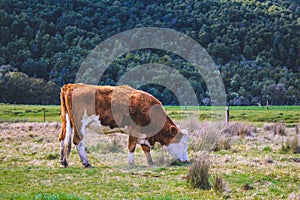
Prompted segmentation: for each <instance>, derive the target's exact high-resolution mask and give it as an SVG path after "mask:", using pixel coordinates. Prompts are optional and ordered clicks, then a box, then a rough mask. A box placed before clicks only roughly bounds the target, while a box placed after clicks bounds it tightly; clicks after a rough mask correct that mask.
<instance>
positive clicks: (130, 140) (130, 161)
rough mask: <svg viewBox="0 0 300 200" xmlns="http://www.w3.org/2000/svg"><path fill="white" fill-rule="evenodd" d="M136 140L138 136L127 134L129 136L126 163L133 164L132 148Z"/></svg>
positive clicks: (134, 146)
mask: <svg viewBox="0 0 300 200" xmlns="http://www.w3.org/2000/svg"><path fill="white" fill-rule="evenodd" d="M137 142H138V138H136V137H133V136H131V135H129V138H128V163H129V164H130V165H134V150H135V148H136V144H137Z"/></svg>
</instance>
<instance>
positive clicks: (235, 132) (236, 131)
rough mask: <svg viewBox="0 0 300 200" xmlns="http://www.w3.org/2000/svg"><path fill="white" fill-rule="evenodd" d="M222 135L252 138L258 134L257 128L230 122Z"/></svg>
mask: <svg viewBox="0 0 300 200" xmlns="http://www.w3.org/2000/svg"><path fill="white" fill-rule="evenodd" d="M222 133H223V134H228V135H230V136H251V135H252V134H253V133H257V127H256V126H254V125H252V124H247V123H239V122H230V123H229V124H227V125H226V126H225V127H224V129H223V130H222Z"/></svg>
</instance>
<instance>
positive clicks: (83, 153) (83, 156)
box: [76, 140, 92, 167]
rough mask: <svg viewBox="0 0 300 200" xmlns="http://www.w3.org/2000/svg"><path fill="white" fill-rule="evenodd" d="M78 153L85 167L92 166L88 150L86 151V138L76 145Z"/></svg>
mask: <svg viewBox="0 0 300 200" xmlns="http://www.w3.org/2000/svg"><path fill="white" fill-rule="evenodd" d="M76 148H77V151H78V154H79V156H80V159H81V162H82V164H83V165H84V166H85V167H92V165H91V164H90V163H89V161H88V158H87V155H86V151H85V145H84V140H81V141H80V142H79V144H78V145H76Z"/></svg>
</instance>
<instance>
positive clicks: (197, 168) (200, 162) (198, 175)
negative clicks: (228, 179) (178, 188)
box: [186, 154, 211, 190]
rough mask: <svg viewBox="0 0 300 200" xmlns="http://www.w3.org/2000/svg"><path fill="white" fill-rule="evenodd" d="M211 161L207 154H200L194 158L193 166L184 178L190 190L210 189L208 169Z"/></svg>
mask: <svg viewBox="0 0 300 200" xmlns="http://www.w3.org/2000/svg"><path fill="white" fill-rule="evenodd" d="M210 165H211V161H210V159H209V156H208V154H202V155H198V156H196V157H195V159H194V162H193V164H192V165H191V166H190V168H189V170H188V174H187V177H186V180H187V183H188V185H189V186H190V187H192V188H199V189H203V190H208V189H210V188H211V186H210V183H209V177H210V174H209V168H210Z"/></svg>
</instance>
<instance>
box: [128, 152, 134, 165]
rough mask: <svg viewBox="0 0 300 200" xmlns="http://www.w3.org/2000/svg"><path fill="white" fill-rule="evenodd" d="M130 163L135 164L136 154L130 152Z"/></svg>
mask: <svg viewBox="0 0 300 200" xmlns="http://www.w3.org/2000/svg"><path fill="white" fill-rule="evenodd" d="M128 163H129V164H134V153H132V152H128Z"/></svg>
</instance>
